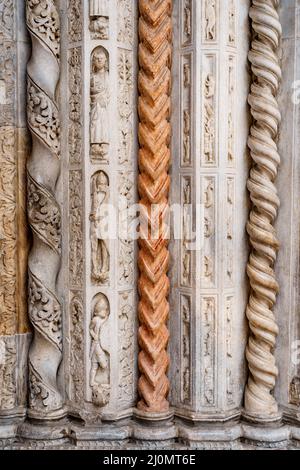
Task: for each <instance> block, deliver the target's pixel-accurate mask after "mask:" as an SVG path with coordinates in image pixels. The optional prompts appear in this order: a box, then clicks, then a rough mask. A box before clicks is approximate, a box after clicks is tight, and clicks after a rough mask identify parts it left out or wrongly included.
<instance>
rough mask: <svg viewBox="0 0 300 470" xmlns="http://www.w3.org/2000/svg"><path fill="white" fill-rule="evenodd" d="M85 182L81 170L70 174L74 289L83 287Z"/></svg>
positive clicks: (70, 266)
mask: <svg viewBox="0 0 300 470" xmlns="http://www.w3.org/2000/svg"><path fill="white" fill-rule="evenodd" d="M82 203H83V180H82V171H81V170H71V171H70V173H69V224H70V225H69V232H70V235H69V244H70V246H69V273H70V285H71V287H72V288H73V289H76V288H77V289H82V285H83V268H84V256H83V210H82Z"/></svg>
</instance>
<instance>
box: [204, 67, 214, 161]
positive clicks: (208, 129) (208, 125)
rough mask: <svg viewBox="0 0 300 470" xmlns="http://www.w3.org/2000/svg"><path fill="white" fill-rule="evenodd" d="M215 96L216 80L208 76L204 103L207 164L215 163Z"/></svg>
mask: <svg viewBox="0 0 300 470" xmlns="http://www.w3.org/2000/svg"><path fill="white" fill-rule="evenodd" d="M214 94H215V79H214V77H213V76H212V75H211V74H208V75H207V77H206V80H205V91H204V96H205V102H204V112H205V113H204V154H205V161H206V162H207V163H213V162H214V141H215V113H214V109H213V97H214Z"/></svg>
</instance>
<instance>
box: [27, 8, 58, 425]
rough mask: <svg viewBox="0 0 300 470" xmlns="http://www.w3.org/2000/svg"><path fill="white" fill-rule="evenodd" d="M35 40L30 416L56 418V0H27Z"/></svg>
mask: <svg viewBox="0 0 300 470" xmlns="http://www.w3.org/2000/svg"><path fill="white" fill-rule="evenodd" d="M26 13H27V27H28V30H29V33H30V36H31V40H32V56H31V59H30V61H29V63H28V68H27V70H28V90H27V117H28V125H29V128H30V131H31V134H32V153H31V157H30V158H29V161H28V165H27V170H28V218H29V223H30V227H31V230H32V233H33V245H32V249H31V252H30V256H29V274H28V275H29V317H30V321H31V323H32V326H33V333H34V336H33V342H32V344H31V347H30V352H29V380H30V397H29V407H30V416H32V417H37V418H47V419H49V418H57V417H59V416H60V415H61V413H62V411H61V407H62V398H61V396H60V393H59V391H58V387H57V372H58V368H59V365H60V362H61V360H62V332H61V316H62V309H61V304H60V301H59V300H58V298H57V295H56V278H57V275H58V272H59V269H60V258H61V212H60V207H59V205H58V202H57V200H56V196H55V191H56V183H57V180H58V177H59V174H60V167H61V165H60V123H59V115H58V108H57V102H56V87H57V83H58V80H59V74H60V67H59V52H60V23H59V13H58V9H57V6H56V3H55V2H54V1H53V0H44V1H42V2H41V1H37V0H27V2H26Z"/></svg>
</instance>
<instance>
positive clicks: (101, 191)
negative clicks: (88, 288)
mask: <svg viewBox="0 0 300 470" xmlns="http://www.w3.org/2000/svg"><path fill="white" fill-rule="evenodd" d="M91 185H92V187H91V204H92V208H91V215H90V224H91V233H90V237H91V254H92V263H91V276H92V281H93V283H94V284H98V285H100V284H107V283H108V282H109V267H110V254H109V241H108V220H107V205H108V202H109V179H108V176H107V174H106V173H104V171H99V172H97V173H95V174H94V175H93V177H92V183H91Z"/></svg>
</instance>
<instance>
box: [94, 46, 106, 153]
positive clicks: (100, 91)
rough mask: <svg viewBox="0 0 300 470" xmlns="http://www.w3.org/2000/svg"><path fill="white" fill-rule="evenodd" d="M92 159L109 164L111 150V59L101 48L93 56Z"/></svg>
mask: <svg viewBox="0 0 300 470" xmlns="http://www.w3.org/2000/svg"><path fill="white" fill-rule="evenodd" d="M91 74H92V75H91V91H90V93H91V123H90V134H91V137H90V138H91V157H92V160H93V161H95V162H99V161H100V162H107V160H108V150H109V131H108V129H109V112H108V104H109V83H108V79H109V58H108V53H107V51H106V50H105V49H104V48H103V47H101V46H99V47H97V48H96V49H95V50H94V52H93V55H92V72H91Z"/></svg>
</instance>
